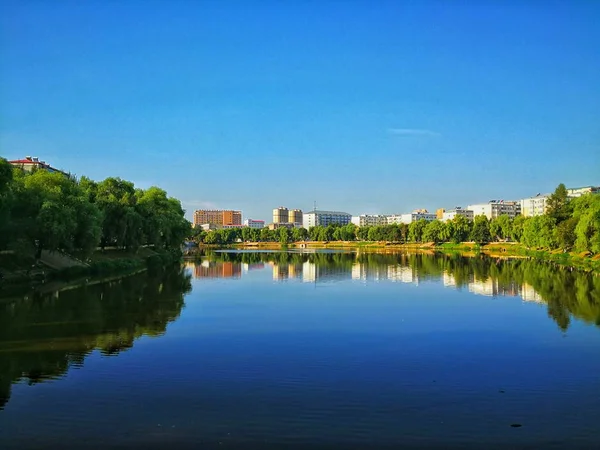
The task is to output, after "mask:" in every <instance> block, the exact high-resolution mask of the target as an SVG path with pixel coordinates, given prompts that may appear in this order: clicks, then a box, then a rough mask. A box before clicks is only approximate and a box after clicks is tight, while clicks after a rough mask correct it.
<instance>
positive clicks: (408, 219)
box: [388, 209, 437, 224]
mask: <svg viewBox="0 0 600 450" xmlns="http://www.w3.org/2000/svg"><path fill="white" fill-rule="evenodd" d="M436 217H437V216H436V214H432V213H430V212H428V211H427V210H426V209H416V210H414V211H413V212H411V213H407V214H394V215H392V216H389V217H388V224H392V223H397V224H399V223H406V224H409V223H412V222H417V221H419V220H421V219H424V220H427V221H428V222H431V221H432V220H435V219H436Z"/></svg>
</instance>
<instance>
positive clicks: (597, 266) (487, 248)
mask: <svg viewBox="0 0 600 450" xmlns="http://www.w3.org/2000/svg"><path fill="white" fill-rule="evenodd" d="M198 248H199V249H223V248H231V249H240V250H282V249H294V250H298V249H315V250H316V249H340V250H359V251H379V252H381V251H382V250H384V251H390V252H394V251H399V252H400V251H410V252H431V253H446V254H448V253H458V254H461V255H463V256H476V255H479V254H484V255H487V256H490V257H495V258H533V259H537V260H540V261H547V262H549V263H554V264H557V265H560V266H566V267H571V268H574V269H579V270H584V271H586V272H594V273H596V274H600V255H594V256H590V255H587V254H577V253H565V252H562V251H559V250H540V249H530V248H527V247H525V246H524V245H522V244H519V243H510V242H492V243H488V244H484V245H480V244H477V243H475V242H463V243H460V244H448V243H445V244H440V245H435V244H434V243H433V242H429V243H406V244H402V243H395V242H369V241H363V242H352V241H330V242H320V241H305V242H292V243H289V244H285V245H283V244H281V243H279V242H246V243H238V244H232V245H229V246H211V245H204V244H201V245H199V246H198Z"/></svg>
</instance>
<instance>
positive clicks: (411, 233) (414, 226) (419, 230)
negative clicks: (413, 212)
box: [408, 219, 427, 242]
mask: <svg viewBox="0 0 600 450" xmlns="http://www.w3.org/2000/svg"><path fill="white" fill-rule="evenodd" d="M426 226H427V221H426V220H425V219H421V220H417V221H415V222H411V223H410V225H408V239H409V241H411V242H423V232H424V231H425V227H426Z"/></svg>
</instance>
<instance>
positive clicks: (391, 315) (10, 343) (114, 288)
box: [0, 252, 600, 449]
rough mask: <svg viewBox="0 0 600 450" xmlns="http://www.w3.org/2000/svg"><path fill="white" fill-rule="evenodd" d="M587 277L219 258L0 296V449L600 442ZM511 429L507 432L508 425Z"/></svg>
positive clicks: (427, 259) (598, 337)
mask: <svg viewBox="0 0 600 450" xmlns="http://www.w3.org/2000/svg"><path fill="white" fill-rule="evenodd" d="M599 418H600V277H594V276H591V275H586V274H581V273H576V272H571V271H568V270H566V269H560V268H555V267H553V266H550V265H546V264H543V263H538V262H535V261H527V260H495V259H489V258H484V257H481V258H464V257H459V256H456V257H450V256H434V255H399V254H396V255H394V254H352V253H317V254H298V253H226V252H219V253H213V254H210V255H204V256H202V257H199V258H198V259H197V260H195V261H193V262H187V263H186V264H185V265H184V267H182V268H181V270H176V271H171V272H168V273H164V274H161V275H156V274H155V275H152V276H148V275H145V274H144V275H141V276H139V275H138V276H134V277H130V278H125V279H122V280H120V281H117V282H112V283H107V284H101V285H94V286H87V287H83V288H77V289H71V290H66V291H62V292H52V291H51V290H48V292H38V293H35V294H29V296H28V297H27V298H19V299H5V300H0V448H2V449H7V448H19V449H22V448H53V447H55V448H165V447H171V448H173V449H175V448H200V449H202V448H231V449H237V448H241V449H264V448H266V449H271V448H273V449H274V448H282V449H287V448H291V449H296V448H297V449H300V448H332V449H333V448H340V449H342V448H351V449H364V448H478V449H480V448H600V419H599ZM515 425H519V426H518V427H517V426H515Z"/></svg>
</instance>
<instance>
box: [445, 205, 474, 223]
mask: <svg viewBox="0 0 600 450" xmlns="http://www.w3.org/2000/svg"><path fill="white" fill-rule="evenodd" d="M456 216H463V217H465V218H467V219H468V220H473V211H471V210H470V209H464V208H461V207H460V206H457V207H456V208H454V209H450V210H448V211H445V212H444V214H442V219H441V220H443V221H444V222H447V221H448V220H452V219H454V218H455V217H456Z"/></svg>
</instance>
